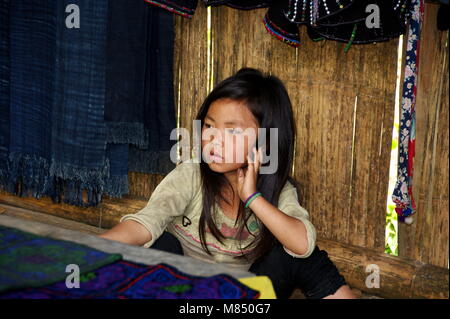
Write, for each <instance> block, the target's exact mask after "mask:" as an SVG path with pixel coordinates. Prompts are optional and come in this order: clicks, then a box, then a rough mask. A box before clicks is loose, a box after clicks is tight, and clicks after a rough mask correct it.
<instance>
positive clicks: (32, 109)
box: [2, 0, 56, 198]
mask: <svg viewBox="0 0 450 319" xmlns="http://www.w3.org/2000/svg"><path fill="white" fill-rule="evenodd" d="M10 4H11V7H10V48H11V51H10V61H11V64H10V74H11V78H10V123H9V125H10V128H9V130H10V141H9V142H10V143H9V153H10V154H9V160H10V163H9V164H10V168H9V182H8V184H9V185H8V188H9V189H11V188H12V189H13V190H14V193H15V194H18V195H21V196H27V195H32V196H34V197H36V198H39V197H41V196H42V195H44V194H45V192H46V191H47V189H48V188H49V186H50V177H49V164H50V158H51V140H50V136H51V130H52V121H51V114H52V106H53V94H54V85H55V78H54V66H55V53H56V50H55V43H56V42H55V39H56V38H55V37H56V19H55V18H56V2H54V1H45V0H17V1H11V2H10ZM2 96H3V94H2ZM3 99H5V100H6V99H7V97H5V96H3V98H2V101H3V103H5V102H4V101H5V100H3ZM18 185H20V188H18V187H17V186H18Z"/></svg>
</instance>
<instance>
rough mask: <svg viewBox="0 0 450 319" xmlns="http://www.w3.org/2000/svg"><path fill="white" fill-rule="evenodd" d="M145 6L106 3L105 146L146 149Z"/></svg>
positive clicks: (124, 1) (117, 0)
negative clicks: (135, 146) (106, 144)
mask: <svg viewBox="0 0 450 319" xmlns="http://www.w3.org/2000/svg"><path fill="white" fill-rule="evenodd" d="M147 9H148V5H147V4H146V3H145V2H144V1H128V0H109V7H108V22H107V23H108V34H107V46H106V50H107V51H106V57H107V64H106V102H105V121H106V125H107V142H108V143H118V144H119V143H120V144H123V143H127V144H134V145H137V146H139V147H141V148H146V147H147V146H148V140H146V136H145V129H144V92H145V89H146V87H145V86H146V81H145V70H146V67H147V41H149V38H148V28H147V25H148V22H149V20H148V18H149V16H148V14H149V10H147Z"/></svg>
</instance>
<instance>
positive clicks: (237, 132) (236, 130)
mask: <svg viewBox="0 0 450 319" xmlns="http://www.w3.org/2000/svg"><path fill="white" fill-rule="evenodd" d="M227 132H228V133H231V134H239V133H242V129H241V128H227Z"/></svg>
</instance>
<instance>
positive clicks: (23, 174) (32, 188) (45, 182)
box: [5, 152, 50, 199]
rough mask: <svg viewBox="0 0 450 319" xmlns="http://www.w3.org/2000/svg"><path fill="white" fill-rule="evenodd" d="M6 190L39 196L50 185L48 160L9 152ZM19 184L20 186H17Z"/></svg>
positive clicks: (22, 195) (21, 194)
mask: <svg viewBox="0 0 450 319" xmlns="http://www.w3.org/2000/svg"><path fill="white" fill-rule="evenodd" d="M8 165H9V174H8V175H9V176H7V181H6V183H5V188H6V190H7V191H8V192H11V193H13V194H14V195H18V196H21V197H27V196H33V197H34V198H37V199H39V198H41V197H42V196H44V195H45V194H46V193H47V191H48V189H49V187H50V174H49V163H48V160H47V159H45V158H42V157H39V156H34V155H28V154H21V153H17V152H12V153H10V154H9V163H8ZM19 185H20V187H18V186H19Z"/></svg>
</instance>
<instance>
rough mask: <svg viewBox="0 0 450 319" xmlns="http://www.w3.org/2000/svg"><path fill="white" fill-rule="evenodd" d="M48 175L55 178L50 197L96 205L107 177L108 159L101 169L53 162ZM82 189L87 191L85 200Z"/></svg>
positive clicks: (82, 204) (85, 205) (70, 202)
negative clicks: (85, 199)
mask: <svg viewBox="0 0 450 319" xmlns="http://www.w3.org/2000/svg"><path fill="white" fill-rule="evenodd" d="M50 175H51V176H55V177H56V178H57V179H56V180H55V181H56V183H55V185H54V187H53V189H52V191H53V192H52V194H51V197H52V199H54V200H55V201H57V202H61V197H63V201H64V203H67V204H70V205H75V206H80V207H89V206H97V205H98V204H99V203H100V202H101V199H102V194H103V191H104V188H105V181H106V180H107V179H108V178H109V161H108V159H107V160H106V161H105V165H103V167H102V168H101V169H89V168H86V167H83V168H79V167H75V166H73V165H70V164H63V163H55V162H54V161H52V163H51V165H50ZM83 190H86V191H87V197H88V198H87V202H85V201H84V200H83V196H82V195H83Z"/></svg>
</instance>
